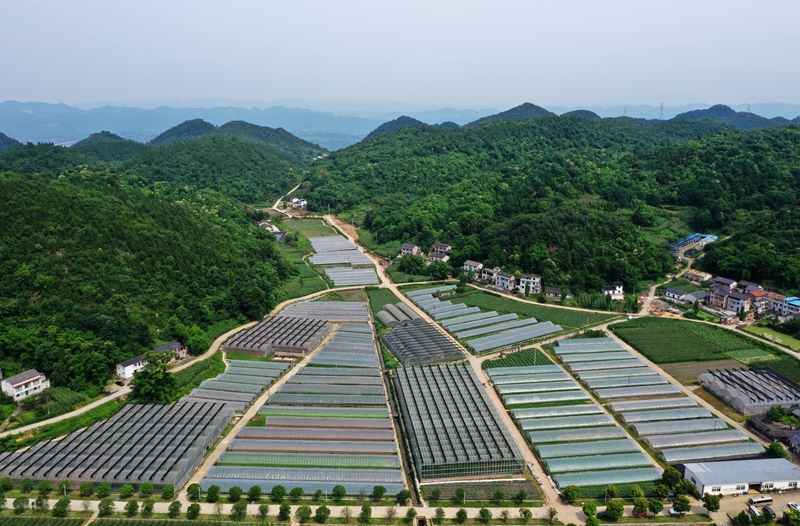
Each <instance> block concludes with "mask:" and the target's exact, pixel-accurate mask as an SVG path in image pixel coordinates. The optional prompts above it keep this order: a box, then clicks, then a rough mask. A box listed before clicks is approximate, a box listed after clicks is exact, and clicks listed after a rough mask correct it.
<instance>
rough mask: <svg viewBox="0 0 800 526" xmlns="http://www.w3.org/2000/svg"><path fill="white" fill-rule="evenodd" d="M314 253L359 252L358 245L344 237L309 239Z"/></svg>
mask: <svg viewBox="0 0 800 526" xmlns="http://www.w3.org/2000/svg"><path fill="white" fill-rule="evenodd" d="M308 242H309V243H311V246H312V248H313V249H314V252H316V253H318V254H322V253H324V252H336V251H339V250H358V249H357V248H356V245H355V244H354V243H352V242H351V241H350V240H348V239H347V238H346V237H344V236H317V237H310V238H308Z"/></svg>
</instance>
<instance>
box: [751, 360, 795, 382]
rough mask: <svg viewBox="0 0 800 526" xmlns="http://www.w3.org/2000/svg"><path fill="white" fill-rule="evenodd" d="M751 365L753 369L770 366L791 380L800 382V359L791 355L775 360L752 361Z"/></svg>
mask: <svg viewBox="0 0 800 526" xmlns="http://www.w3.org/2000/svg"><path fill="white" fill-rule="evenodd" d="M749 365H750V368H751V369H764V368H766V367H768V368H770V369H772V370H773V371H775V372H776V373H779V374H781V375H783V376H785V377H786V378H788V379H789V380H791V381H793V382H795V383H800V361H798V360H796V359H794V358H790V357H789V356H786V357H784V358H777V359H775V360H761V361H757V362H751V363H750V364H749Z"/></svg>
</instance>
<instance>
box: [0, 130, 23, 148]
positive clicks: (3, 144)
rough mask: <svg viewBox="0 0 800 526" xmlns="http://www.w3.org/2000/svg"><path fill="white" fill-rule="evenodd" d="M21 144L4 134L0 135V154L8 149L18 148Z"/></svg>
mask: <svg viewBox="0 0 800 526" xmlns="http://www.w3.org/2000/svg"><path fill="white" fill-rule="evenodd" d="M21 144H22V143H21V142H19V141H18V140H16V139H12V138H11V137H9V136H8V135H6V134H5V133H0V152H2V151H3V150H8V149H9V148H14V147H16V146H20V145H21Z"/></svg>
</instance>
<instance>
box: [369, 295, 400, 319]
mask: <svg viewBox="0 0 800 526" xmlns="http://www.w3.org/2000/svg"><path fill="white" fill-rule="evenodd" d="M367 295H368V296H369V305H370V307H371V308H372V314H373V315H374V314H377V313H378V312H379V311H380V310H381V309H382V308H383V306H384V305H387V304H390V303H391V304H392V305H395V304H397V303H400V298H398V297H397V296H396V295H395V293H394V292H392V291H391V290H389V289H367Z"/></svg>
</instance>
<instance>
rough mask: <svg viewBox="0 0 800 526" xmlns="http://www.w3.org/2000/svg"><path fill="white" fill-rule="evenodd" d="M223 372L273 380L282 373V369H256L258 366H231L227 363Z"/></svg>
mask: <svg viewBox="0 0 800 526" xmlns="http://www.w3.org/2000/svg"><path fill="white" fill-rule="evenodd" d="M225 373H227V374H233V375H236V376H251V377H253V378H263V379H266V380H267V381H268V382H270V383H271V382H274V381H275V380H276V379H277V378H279V377H280V376H282V375H283V371H280V370H278V369H258V368H253V369H250V368H245V367H240V366H235V367H234V366H232V365H229V366H228V368H227V369H225Z"/></svg>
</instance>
